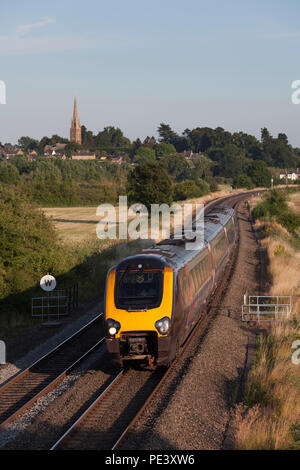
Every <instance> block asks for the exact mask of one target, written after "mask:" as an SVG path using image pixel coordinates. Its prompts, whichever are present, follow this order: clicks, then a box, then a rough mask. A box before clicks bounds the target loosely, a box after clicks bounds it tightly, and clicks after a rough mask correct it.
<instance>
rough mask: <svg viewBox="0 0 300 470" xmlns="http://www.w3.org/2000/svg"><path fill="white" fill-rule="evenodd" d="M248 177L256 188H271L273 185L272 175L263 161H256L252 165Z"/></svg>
mask: <svg viewBox="0 0 300 470" xmlns="http://www.w3.org/2000/svg"><path fill="white" fill-rule="evenodd" d="M248 176H249V177H250V178H251V180H252V181H253V183H254V185H255V186H258V187H267V188H269V187H270V185H271V173H270V171H269V170H268V167H267V165H266V162H264V161H262V160H255V161H253V162H252V163H251V165H250V167H249V169H248Z"/></svg>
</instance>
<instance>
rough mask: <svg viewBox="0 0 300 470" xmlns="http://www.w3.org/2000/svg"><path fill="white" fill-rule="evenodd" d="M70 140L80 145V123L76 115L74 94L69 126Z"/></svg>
mask: <svg viewBox="0 0 300 470" xmlns="http://www.w3.org/2000/svg"><path fill="white" fill-rule="evenodd" d="M70 142H76V143H77V144H79V145H81V125H80V121H79V117H78V111H77V102H76V96H75V97H74V109H73V119H72V121H71V128H70Z"/></svg>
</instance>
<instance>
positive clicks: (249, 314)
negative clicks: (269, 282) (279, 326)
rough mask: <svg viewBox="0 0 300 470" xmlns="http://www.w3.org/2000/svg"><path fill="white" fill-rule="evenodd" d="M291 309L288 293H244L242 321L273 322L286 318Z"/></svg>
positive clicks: (290, 298) (290, 297)
mask: <svg viewBox="0 0 300 470" xmlns="http://www.w3.org/2000/svg"><path fill="white" fill-rule="evenodd" d="M291 310H292V296H290V295H273V296H272V295H249V296H247V295H244V305H243V307H242V320H243V321H257V322H259V323H260V322H273V321H277V320H283V319H284V318H287V317H288V316H289V314H290V313H291Z"/></svg>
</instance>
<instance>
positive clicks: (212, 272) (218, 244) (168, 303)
mask: <svg viewBox="0 0 300 470" xmlns="http://www.w3.org/2000/svg"><path fill="white" fill-rule="evenodd" d="M186 241H187V240H186V239H185V238H184V237H183V238H181V239H179V238H175V237H173V238H170V239H168V240H163V241H162V242H160V243H158V244H157V245H155V246H154V247H153V248H149V249H146V250H143V251H142V253H141V254H138V255H136V256H132V257H128V258H125V259H124V260H122V261H121V262H120V263H119V264H118V265H117V266H114V267H113V268H112V269H110V271H109V272H108V275H107V281H106V288H105V337H106V345H107V349H108V351H109V353H110V354H111V357H112V359H113V360H114V361H115V362H117V363H118V364H119V365H120V366H121V367H122V366H124V364H125V363H126V361H139V362H141V363H143V364H147V365H151V366H153V365H165V366H168V365H170V364H171V362H172V361H173V360H174V358H175V357H176V355H177V354H178V352H179V350H180V346H181V345H182V344H183V343H184V341H185V340H186V338H187V337H188V335H189V334H190V332H191V330H192V329H193V327H194V325H195V324H196V323H197V322H198V320H199V318H200V316H201V307H203V305H204V304H205V303H206V301H207V299H208V298H209V296H210V295H211V294H212V293H213V291H214V290H215V288H216V286H217V284H218V282H219V280H220V278H221V276H222V272H223V271H224V269H225V267H226V264H227V262H228V260H229V258H230V254H231V252H232V250H233V246H234V244H235V241H236V221H235V213H234V210H233V209H232V208H230V207H226V206H216V207H215V208H213V209H212V210H210V211H209V212H208V214H206V215H205V217H204V244H203V246H202V248H201V249H200V250H187V249H186V247H185V243H186Z"/></svg>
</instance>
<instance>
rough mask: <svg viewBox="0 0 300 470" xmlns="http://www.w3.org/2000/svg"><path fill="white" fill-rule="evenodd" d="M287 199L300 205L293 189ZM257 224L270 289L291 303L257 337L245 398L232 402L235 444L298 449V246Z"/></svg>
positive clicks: (271, 228) (275, 228) (273, 229)
mask: <svg viewBox="0 0 300 470" xmlns="http://www.w3.org/2000/svg"><path fill="white" fill-rule="evenodd" d="M257 202H259V199H257V200H256V203H257ZM254 203H255V201H254ZM290 203H291V206H293V208H297V207H299V204H300V194H299V193H296V194H293V195H292V196H291V197H290ZM256 225H257V228H258V229H260V230H261V229H262V227H263V228H264V233H265V234H267V237H266V238H264V239H263V240H262V244H263V246H264V247H265V248H266V249H267V253H268V258H269V262H270V265H269V274H270V276H271V279H272V287H271V291H270V295H292V296H293V297H292V299H293V309H292V314H291V315H290V317H289V318H288V319H286V320H284V321H281V322H278V323H274V324H272V325H271V326H269V327H267V331H266V333H267V334H262V335H261V336H260V338H259V341H258V347H257V353H256V364H255V366H254V367H253V369H252V370H251V372H250V374H249V377H248V381H247V385H246V394H245V404H244V405H243V406H238V407H236V416H235V418H236V428H237V433H236V441H237V447H238V448H240V449H287V448H298V449H299V448H300V440H299V431H300V400H299V393H300V380H299V372H300V371H299V367H300V366H299V365H295V364H293V363H292V361H291V355H292V352H293V350H292V349H291V345H292V342H293V341H294V340H297V339H300V276H299V266H300V248H296V247H295V246H297V245H295V243H294V240H293V237H292V236H291V235H290V234H289V233H288V232H287V230H286V229H284V228H283V227H281V226H280V225H278V224H274V223H262V222H259V221H258V222H257V224H256ZM293 429H294V430H295V429H296V433H295V432H294V433H293V432H292V431H293ZM297 433H298V435H297V436H296V434H297ZM295 436H296V437H295Z"/></svg>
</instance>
